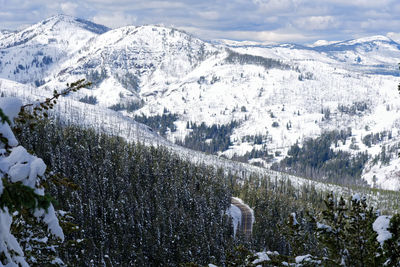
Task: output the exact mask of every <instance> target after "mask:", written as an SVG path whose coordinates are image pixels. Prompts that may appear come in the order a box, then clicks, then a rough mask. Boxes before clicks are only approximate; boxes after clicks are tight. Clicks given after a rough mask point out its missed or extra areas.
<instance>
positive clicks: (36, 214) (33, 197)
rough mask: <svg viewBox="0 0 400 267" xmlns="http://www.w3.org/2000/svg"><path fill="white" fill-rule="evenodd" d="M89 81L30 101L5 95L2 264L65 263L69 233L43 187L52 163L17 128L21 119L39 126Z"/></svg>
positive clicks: (0, 125) (0, 136)
mask: <svg viewBox="0 0 400 267" xmlns="http://www.w3.org/2000/svg"><path fill="white" fill-rule="evenodd" d="M87 86H90V83H87V82H85V80H83V79H82V80H79V81H76V82H74V83H71V84H67V88H66V89H65V90H63V91H62V92H57V91H54V93H53V97H51V98H46V100H45V101H44V102H39V101H36V102H35V103H32V104H27V105H25V106H23V105H22V101H21V100H19V99H17V98H12V97H3V98H0V176H1V177H0V178H1V179H0V266H29V265H31V264H34V265H37V266H44V265H45V266H49V265H53V266H60V265H64V263H63V262H62V260H61V259H60V258H58V257H57V248H58V247H59V245H60V243H61V242H63V241H64V233H63V230H62V228H61V226H60V223H59V220H58V218H57V216H56V211H55V209H54V207H53V204H52V203H51V202H52V198H51V197H50V196H49V195H47V194H45V191H44V186H43V185H44V184H45V183H46V164H45V163H44V162H43V160H42V159H40V158H38V157H36V156H34V155H32V154H30V153H29V152H28V151H27V150H26V149H25V148H24V147H23V146H21V145H19V143H18V141H17V139H16V137H15V135H14V132H13V129H12V127H13V125H14V120H18V121H19V122H20V123H21V124H22V125H24V127H29V128H34V125H35V124H36V122H37V120H38V119H40V118H44V117H47V116H48V115H47V112H46V111H47V110H49V109H51V108H52V107H53V105H54V104H56V102H57V101H56V100H57V99H58V98H59V97H60V96H65V95H67V94H69V93H70V92H76V91H77V90H79V89H80V88H83V87H87ZM25 109H29V110H30V112H27V111H26V110H25Z"/></svg>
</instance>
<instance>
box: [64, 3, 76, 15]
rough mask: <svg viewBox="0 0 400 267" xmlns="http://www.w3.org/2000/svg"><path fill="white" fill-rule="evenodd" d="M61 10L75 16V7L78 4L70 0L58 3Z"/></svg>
mask: <svg viewBox="0 0 400 267" xmlns="http://www.w3.org/2000/svg"><path fill="white" fill-rule="evenodd" d="M60 7H61V11H62V12H63V13H64V14H66V15H70V16H75V15H76V9H77V8H78V7H79V5H78V4H76V3H72V2H64V3H61V5H60Z"/></svg>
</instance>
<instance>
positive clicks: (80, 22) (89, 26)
mask: <svg viewBox="0 0 400 267" xmlns="http://www.w3.org/2000/svg"><path fill="white" fill-rule="evenodd" d="M59 23H66V24H70V25H76V26H78V27H81V28H83V29H85V30H88V31H90V32H92V33H96V34H102V33H105V32H107V31H109V30H110V28H108V27H106V26H103V25H100V24H96V23H93V22H91V21H88V20H84V19H80V18H76V17H72V16H69V15H64V14H58V15H55V16H52V17H50V18H47V19H45V20H43V21H41V22H39V23H38V24H35V25H46V24H47V25H51V26H52V27H54V26H56V25H57V24H59ZM35 25H33V26H35Z"/></svg>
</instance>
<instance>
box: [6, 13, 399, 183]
mask: <svg viewBox="0 0 400 267" xmlns="http://www.w3.org/2000/svg"><path fill="white" fill-rule="evenodd" d="M398 62H400V45H399V44H397V43H396V42H394V41H393V40H391V39H389V38H387V37H384V36H373V37H368V38H361V39H356V40H350V41H344V42H336V43H333V44H326V45H314V46H303V45H295V44H274V43H263V44H258V43H254V42H236V41H226V40H223V41H221V40H219V41H213V42H205V41H202V40H200V39H198V38H196V37H194V36H192V35H190V34H188V33H185V32H183V31H180V30H177V29H172V28H167V27H162V26H154V25H148V26H138V27H137V26H127V27H122V28H119V29H114V30H110V29H108V28H106V27H104V26H101V25H96V24H94V23H91V22H88V21H84V20H81V19H76V18H72V17H68V16H56V17H52V18H49V19H47V20H45V21H42V22H40V23H38V24H35V25H33V26H31V27H29V28H27V29H25V30H22V31H20V32H15V33H14V32H4V33H2V34H0V78H4V79H8V80H12V81H16V82H21V83H25V87H24V88H25V89H24V90H26V92H27V93H26V94H27V95H29V94H35V93H37V92H46V91H47V92H51V91H52V90H53V89H56V88H60V87H63V86H65V83H67V82H72V81H75V80H77V79H80V78H87V79H89V80H91V81H93V83H94V86H93V88H91V89H83V90H81V91H79V92H78V93H77V94H74V95H72V96H71V98H72V99H71V101H74V103H76V100H82V99H85V97H86V98H87V97H91V98H92V99H95V101H93V104H95V106H96V107H93V108H95V109H96V110H97V111H99V110H103V111H104V113H107V114H116V116H119V117H120V118H125V119H126V120H131V119H130V118H129V117H131V118H133V117H134V116H135V115H142V114H143V115H146V116H147V117H151V116H156V115H162V114H164V113H165V112H166V111H167V112H168V113H170V114H176V120H175V121H174V125H175V126H176V130H175V129H174V130H172V129H170V131H167V138H168V139H169V140H170V141H176V140H183V139H184V138H185V136H188V135H190V133H191V132H192V131H193V130H192V129H190V127H187V126H188V123H189V124H192V123H197V124H200V123H202V122H204V123H205V124H206V125H208V126H211V125H213V124H218V125H226V124H228V123H230V122H232V121H236V122H237V125H236V126H235V127H234V129H233V132H232V134H231V137H230V139H231V142H232V145H231V146H230V147H228V148H227V149H225V150H224V151H221V152H219V155H220V156H221V155H224V156H226V157H228V158H230V157H233V156H243V155H244V154H246V153H249V152H251V151H252V150H253V149H258V150H268V152H269V153H270V154H271V155H275V158H274V159H272V160H271V159H269V160H267V159H265V158H261V157H258V158H257V157H255V158H252V159H251V160H250V162H259V163H264V164H265V165H266V166H268V165H269V164H270V163H271V161H272V162H276V161H279V160H280V159H282V158H283V157H284V156H285V155H286V154H287V151H288V149H289V148H290V146H291V145H293V144H295V143H296V142H299V143H301V142H302V141H303V140H305V139H306V138H310V137H312V138H313V137H317V136H319V135H321V133H322V132H323V131H326V130H333V129H347V128H349V127H351V129H352V135H351V136H349V137H348V142H339V144H338V145H337V147H335V149H336V150H337V149H341V150H345V151H350V152H351V153H354V154H356V153H358V152H360V151H365V150H367V151H368V153H369V154H370V155H371V160H370V162H369V163H368V164H367V166H366V168H365V170H364V173H363V177H364V178H365V179H366V180H367V181H368V182H369V183H370V184H371V185H374V186H376V187H382V188H385V189H393V190H398V189H400V178H399V175H398V171H397V168H396V167H397V166H398V164H396V162H397V161H396V160H395V157H394V156H393V158H392V159H391V160H389V161H388V162H385V163H381V162H379V163H377V162H374V156H376V155H380V154H381V153H382V149H383V147H384V149H385V151H386V152H387V153H391V155H396V153H397V146H398V143H399V142H400V133H399V131H398V128H399V125H400V97H399V96H398V93H397V90H396V87H397V83H398V77H396V76H397V63H398ZM7 84H9V83H8V82H5V80H3V83H1V84H0V89H1V90H6V89H5V88H6V86H8V85H7ZM28 88H29V89H28ZM21 90H22V89H21ZM78 102H79V101H78ZM129 103H140V105H137V106H136V108H135V109H136V110H135V111H131V112H128V111H127V110H121V111H119V112H114V111H112V112H111V111H110V110H109V109H108V108H110V107H112V106H115V105H121V106H124V105H125V106H126V105H129ZM78 106H79V105H78ZM88 106H89V105H83V104H82V108H84V107H88ZM110 112H111V113H110ZM110 116H111V115H110ZM117 121H118V120H116V123H117ZM95 123H99V122H95ZM95 123H94V124H95ZM115 127H118V126H117V125H115ZM382 132H390V135H389V134H386V135H382V138H378V139H379V140H377V141H376V142H375V141H374V142H372V143H371V144H369V143H367V144H366V142H365V137H366V136H371V135H372V136H374V134H379V133H382ZM255 135H258V136H260V138H261V141H259V142H254V140H253V139H252V137H254V136H255ZM363 140H364V141H363ZM209 141H210V142H211V140H209ZM388 151H390V152H388Z"/></svg>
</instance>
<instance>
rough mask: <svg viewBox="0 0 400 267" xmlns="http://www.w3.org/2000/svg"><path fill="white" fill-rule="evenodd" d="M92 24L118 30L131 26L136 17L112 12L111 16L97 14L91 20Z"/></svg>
mask: <svg viewBox="0 0 400 267" xmlns="http://www.w3.org/2000/svg"><path fill="white" fill-rule="evenodd" d="M92 20H93V22H95V23H98V24H102V25H105V26H107V27H110V28H118V27H122V26H127V25H133V24H135V22H136V17H135V16H132V15H127V14H125V13H122V12H114V13H112V14H109V13H106V14H99V15H96V16H94V17H93V18H92Z"/></svg>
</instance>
